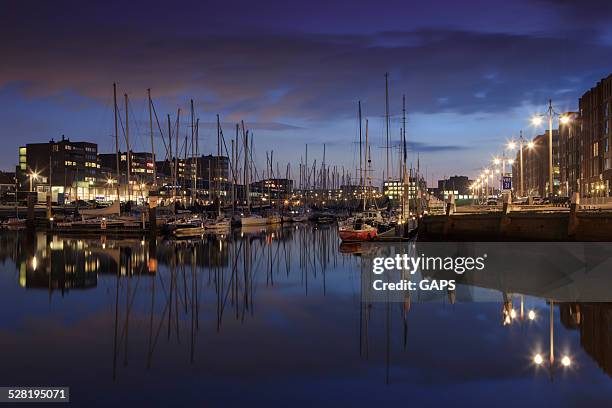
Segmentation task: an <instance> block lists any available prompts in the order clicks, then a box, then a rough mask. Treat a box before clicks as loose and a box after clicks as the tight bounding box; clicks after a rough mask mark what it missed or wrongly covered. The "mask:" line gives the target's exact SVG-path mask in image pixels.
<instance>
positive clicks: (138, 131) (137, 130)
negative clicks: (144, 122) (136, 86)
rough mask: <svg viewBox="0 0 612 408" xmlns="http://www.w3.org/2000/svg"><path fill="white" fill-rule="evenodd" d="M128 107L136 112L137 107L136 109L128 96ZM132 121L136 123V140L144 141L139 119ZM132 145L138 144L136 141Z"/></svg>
mask: <svg viewBox="0 0 612 408" xmlns="http://www.w3.org/2000/svg"><path fill="white" fill-rule="evenodd" d="M128 107H129V108H130V109H131V110H132V112H136V109H134V106H133V105H132V100H131V99H130V98H128ZM132 123H134V127H135V128H136V129H135V130H136V132H135V135H134V138H133V139H135V141H136V142H142V139H141V138H142V134H141V133H140V128H139V127H138V120H136V119H134V120H133V121H132ZM132 145H134V146H136V143H132ZM132 150H134V149H132Z"/></svg>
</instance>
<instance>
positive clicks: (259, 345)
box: [0, 226, 612, 406]
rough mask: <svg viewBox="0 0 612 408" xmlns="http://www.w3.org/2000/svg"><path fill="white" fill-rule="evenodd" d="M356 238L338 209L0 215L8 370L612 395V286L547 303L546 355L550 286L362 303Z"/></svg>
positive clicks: (558, 399) (386, 395) (122, 384)
mask: <svg viewBox="0 0 612 408" xmlns="http://www.w3.org/2000/svg"><path fill="white" fill-rule="evenodd" d="M347 251H348V252H350V248H349V249H348V250H347V248H346V247H343V248H340V245H339V240H338V237H337V234H336V229H335V227H334V226H323V227H316V228H313V227H312V226H291V227H284V228H280V227H279V228H274V229H266V228H255V229H252V230H235V231H233V232H232V233H231V234H229V235H227V236H226V235H224V236H206V237H205V238H204V239H202V240H194V241H180V242H175V241H162V240H157V241H155V242H150V241H148V240H140V239H130V240H113V239H110V238H108V239H106V238H103V237H97V238H93V239H79V238H64V237H57V236H56V237H48V236H45V235H42V234H38V235H34V236H30V235H27V234H25V233H4V234H2V235H0V260H1V261H2V266H1V267H0V298H1V299H3V304H4V305H5V306H4V307H3V308H2V309H1V311H0V316H1V317H2V325H1V326H0V329H1V336H0V345H1V346H2V350H3V351H4V352H3V364H2V365H3V368H2V370H0V384H2V385H69V386H71V388H72V389H71V399H72V401H73V404H74V403H76V404H77V405H78V404H79V403H81V404H83V405H88V406H91V405H105V404H110V403H120V402H125V401H127V400H130V401H136V402H141V403H143V404H151V405H167V404H170V403H172V402H173V401H177V400H178V401H184V402H185V403H198V404H205V405H211V406H220V405H222V406H237V405H244V404H246V403H250V404H254V405H263V404H268V405H274V406H275V405H287V404H288V403H290V404H291V405H298V406H300V405H302V406H312V405H314V404H317V405H324V406H327V405H343V406H366V405H372V404H380V403H396V402H403V403H406V402H407V401H416V402H418V403H420V404H427V403H429V404H432V405H437V404H442V403H453V404H455V405H457V404H458V405H459V406H461V405H470V406H479V405H482V406H491V405H492V404H493V403H495V406H506V405H514V404H517V403H536V402H540V403H547V404H553V403H554V404H556V405H559V406H564V405H595V404H604V405H609V402H610V401H612V382H611V381H610V378H609V375H610V374H611V373H612V306H611V305H610V304H608V303H589V304H575V303H572V304H559V305H554V306H553V313H554V317H553V320H552V321H553V323H554V327H553V332H554V343H555V344H554V350H555V351H554V354H555V356H556V359H555V361H554V362H553V364H552V365H551V364H550V362H549V359H548V357H549V354H548V353H549V351H550V337H549V335H550V324H549V323H550V306H549V304H548V303H547V302H546V300H544V299H537V298H533V297H524V296H519V295H518V294H504V293H501V292H499V291H496V290H494V289H491V288H489V289H479V288H469V290H477V291H481V292H483V293H484V294H486V295H487V296H489V298H490V300H489V301H487V302H479V303H468V302H462V301H461V299H459V300H457V294H456V293H447V294H446V296H443V297H442V298H440V299H437V301H423V302H419V301H417V300H416V299H413V300H412V301H410V302H404V303H370V304H368V303H362V302H361V301H360V299H361V280H360V275H359V274H360V272H359V271H360V266H359V265H360V258H359V257H358V256H355V255H351V254H350V253H343V252H347ZM458 292H459V290H458ZM521 301H522V302H521ZM521 304H522V307H521ZM529 311H533V314H534V316H533V317H534V318H533V319H530V318H529ZM538 353H540V354H541V355H542V356H543V363H542V364H541V365H540V366H536V365H535V364H534V363H533V358H534V356H535V355H536V354H538ZM565 355H567V356H569V357H570V358H571V365H570V366H569V367H563V366H562V364H561V357H562V356H565Z"/></svg>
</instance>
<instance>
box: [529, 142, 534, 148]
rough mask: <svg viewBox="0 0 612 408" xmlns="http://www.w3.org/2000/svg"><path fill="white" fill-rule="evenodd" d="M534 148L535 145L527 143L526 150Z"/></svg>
mask: <svg viewBox="0 0 612 408" xmlns="http://www.w3.org/2000/svg"><path fill="white" fill-rule="evenodd" d="M534 146H535V145H534V144H533V142H529V143H527V148H528V149H533V147H534Z"/></svg>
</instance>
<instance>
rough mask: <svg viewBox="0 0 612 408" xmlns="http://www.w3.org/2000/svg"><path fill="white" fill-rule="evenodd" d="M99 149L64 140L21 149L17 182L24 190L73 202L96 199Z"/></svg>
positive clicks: (89, 144)
mask: <svg viewBox="0 0 612 408" xmlns="http://www.w3.org/2000/svg"><path fill="white" fill-rule="evenodd" d="M99 168H100V164H99V163H98V145H97V144H95V143H89V142H71V141H70V139H66V138H64V136H62V139H61V140H60V141H57V142H56V141H54V140H53V139H52V140H51V141H49V142H48V143H28V144H26V145H25V146H21V147H20V148H19V165H18V166H17V180H18V183H19V188H20V189H21V190H30V181H31V185H32V190H33V191H39V192H46V191H49V187H51V189H52V191H53V192H54V193H59V194H62V195H64V196H65V197H66V198H68V199H70V200H74V199H77V198H78V199H92V198H95V194H96V192H95V185H96V182H97V181H98V176H99Z"/></svg>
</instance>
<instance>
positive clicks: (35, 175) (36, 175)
mask: <svg viewBox="0 0 612 408" xmlns="http://www.w3.org/2000/svg"><path fill="white" fill-rule="evenodd" d="M34 180H38V173H37V172H35V171H32V172H30V191H34V187H33V186H32V182H33V181H34Z"/></svg>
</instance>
